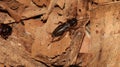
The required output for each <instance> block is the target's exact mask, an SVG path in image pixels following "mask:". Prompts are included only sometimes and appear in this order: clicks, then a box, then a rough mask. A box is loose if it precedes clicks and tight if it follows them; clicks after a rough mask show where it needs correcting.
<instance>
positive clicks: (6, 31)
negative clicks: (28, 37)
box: [0, 23, 12, 39]
mask: <svg viewBox="0 0 120 67" xmlns="http://www.w3.org/2000/svg"><path fill="white" fill-rule="evenodd" d="M11 33H12V28H11V27H10V26H9V25H8V24H3V23H2V24H0V35H1V37H2V38H4V39H7V38H8V36H9V35H11Z"/></svg>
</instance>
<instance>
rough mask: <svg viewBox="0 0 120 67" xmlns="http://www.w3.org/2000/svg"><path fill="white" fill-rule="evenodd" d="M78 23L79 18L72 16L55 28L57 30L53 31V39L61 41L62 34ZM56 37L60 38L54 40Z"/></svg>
mask: <svg viewBox="0 0 120 67" xmlns="http://www.w3.org/2000/svg"><path fill="white" fill-rule="evenodd" d="M76 25H77V19H76V18H72V19H69V20H67V21H66V22H65V23H61V24H60V25H59V26H58V27H56V28H55V30H54V31H53V32H52V35H51V36H52V38H53V39H52V41H51V42H55V41H59V40H60V39H61V38H62V36H63V35H64V34H65V32H67V31H69V30H70V29H73V27H75V26H76ZM55 37H59V38H58V39H56V40H54V38H55Z"/></svg>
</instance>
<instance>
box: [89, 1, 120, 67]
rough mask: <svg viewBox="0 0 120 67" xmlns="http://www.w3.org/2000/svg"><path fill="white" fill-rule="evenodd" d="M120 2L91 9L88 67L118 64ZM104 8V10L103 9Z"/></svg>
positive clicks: (119, 52) (115, 66)
mask: <svg viewBox="0 0 120 67" xmlns="http://www.w3.org/2000/svg"><path fill="white" fill-rule="evenodd" d="M119 6H120V3H119V2H118V3H113V4H109V5H104V6H100V7H98V8H96V9H95V10H93V11H91V37H92V40H91V43H92V44H91V52H92V53H93V56H92V58H91V63H90V65H89V67H106V66H107V67H119V66H120V63H119V62H120V47H119V44H120V41H119V40H120V34H119V30H120V18H119V16H120V7H119ZM103 9H104V10H103Z"/></svg>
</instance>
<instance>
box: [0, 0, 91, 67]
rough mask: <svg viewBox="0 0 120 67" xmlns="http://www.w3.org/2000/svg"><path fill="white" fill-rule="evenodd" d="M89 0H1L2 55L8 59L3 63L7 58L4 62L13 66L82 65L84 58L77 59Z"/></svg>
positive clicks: (78, 66)
mask: <svg viewBox="0 0 120 67" xmlns="http://www.w3.org/2000/svg"><path fill="white" fill-rule="evenodd" d="M27 2H29V3H27ZM88 2H89V1H88V0H85V1H79V2H78V0H71V1H70V0H26V1H24V0H0V24H1V25H0V35H1V37H2V38H0V40H1V42H0V45H1V46H2V47H1V49H0V52H1V56H0V59H1V58H2V57H3V58H7V59H9V60H8V61H7V60H4V59H1V60H0V63H3V61H6V62H4V63H3V64H5V65H10V66H11V67H12V66H13V67H44V64H45V65H46V66H50V67H51V66H55V67H80V66H81V65H80V64H81V62H82V60H80V61H78V60H77V59H79V56H78V55H79V53H80V49H81V46H82V43H83V39H84V36H85V35H86V34H85V31H86V29H85V28H86V24H87V23H88V20H89V14H88V13H87V11H88ZM80 4H82V5H80ZM82 8H84V9H82ZM79 9H81V11H79ZM78 11H79V12H78ZM21 23H22V24H21ZM3 38H4V39H6V40H4V39H3ZM3 44H5V45H3ZM3 47H5V50H6V53H5V52H4V49H2V48H3ZM7 49H8V51H7ZM17 49H18V51H17ZM9 52H11V53H9ZM2 53H3V54H2ZM4 53H5V54H4ZM2 55H3V56H2ZM7 55H8V56H7ZM12 55H14V57H13V58H12ZM80 55H82V54H80ZM80 57H81V56H80ZM16 58H17V59H18V60H16ZM13 61H14V62H13ZM78 62H80V64H78ZM41 63H43V65H42V64H41Z"/></svg>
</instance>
